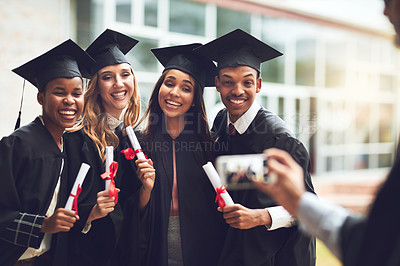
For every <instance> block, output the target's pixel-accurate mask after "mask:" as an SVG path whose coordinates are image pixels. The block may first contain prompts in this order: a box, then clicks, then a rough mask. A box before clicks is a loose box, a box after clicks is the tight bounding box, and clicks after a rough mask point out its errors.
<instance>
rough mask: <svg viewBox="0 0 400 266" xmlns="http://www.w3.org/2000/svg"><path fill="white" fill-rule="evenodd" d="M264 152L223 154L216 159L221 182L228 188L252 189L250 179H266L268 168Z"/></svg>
mask: <svg viewBox="0 0 400 266" xmlns="http://www.w3.org/2000/svg"><path fill="white" fill-rule="evenodd" d="M266 164H267V159H266V158H265V155H264V154H262V153H261V154H243V155H223V156H219V157H218V158H217V160H216V168H217V171H218V174H219V175H220V177H221V182H222V184H223V185H224V186H225V187H226V188H227V189H228V190H235V189H252V188H254V184H253V182H252V180H257V181H267V179H268V175H267V174H268V168H267V165H266Z"/></svg>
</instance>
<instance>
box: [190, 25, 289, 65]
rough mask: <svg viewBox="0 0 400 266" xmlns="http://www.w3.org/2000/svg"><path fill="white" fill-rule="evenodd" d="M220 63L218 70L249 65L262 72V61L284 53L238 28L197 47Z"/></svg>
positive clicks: (199, 50) (200, 51)
mask: <svg viewBox="0 0 400 266" xmlns="http://www.w3.org/2000/svg"><path fill="white" fill-rule="evenodd" d="M195 52H198V53H200V54H202V55H204V56H207V57H208V58H210V59H212V60H214V61H216V62H217V63H218V70H220V69H222V68H225V67H236V66H249V67H252V68H254V69H255V70H257V71H258V72H260V65H261V63H262V62H265V61H268V60H271V59H273V58H275V57H278V56H281V55H282V53H281V52H279V51H277V50H275V49H274V48H272V47H271V46H269V45H267V44H266V43H264V42H262V41H260V40H259V39H257V38H255V37H253V36H252V35H250V34H248V33H246V32H244V31H243V30H241V29H236V30H234V31H232V32H230V33H227V34H225V35H223V36H221V37H219V38H217V39H215V40H213V41H211V42H209V43H206V44H205V45H203V46H201V47H199V48H197V49H195Z"/></svg>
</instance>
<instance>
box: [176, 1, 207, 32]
mask: <svg viewBox="0 0 400 266" xmlns="http://www.w3.org/2000/svg"><path fill="white" fill-rule="evenodd" d="M169 10H170V16H169V17H170V19H169V27H170V28H169V30H170V31H173V32H179V33H186V34H192V35H200V36H204V35H205V17H206V16H205V5H204V4H199V3H194V2H188V1H183V0H171V1H170V9H169Z"/></svg>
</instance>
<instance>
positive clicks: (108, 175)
mask: <svg viewBox="0 0 400 266" xmlns="http://www.w3.org/2000/svg"><path fill="white" fill-rule="evenodd" d="M117 170H118V163H117V162H115V161H113V162H112V163H111V164H110V171H109V172H105V173H103V174H101V175H100V177H101V178H103V179H105V180H111V182H110V190H109V196H110V197H114V198H115V204H117V202H118V191H117V189H116V188H115V180H114V177H115V176H116V175H117Z"/></svg>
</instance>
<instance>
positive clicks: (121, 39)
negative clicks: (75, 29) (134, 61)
mask: <svg viewBox="0 0 400 266" xmlns="http://www.w3.org/2000/svg"><path fill="white" fill-rule="evenodd" d="M138 42H139V41H138V40H135V39H133V38H131V37H129V36H127V35H124V34H122V33H119V32H117V31H113V30H110V29H106V30H105V31H104V32H103V33H102V34H100V36H99V37H97V39H96V40H94V41H93V42H92V44H90V46H89V47H88V48H87V49H86V52H87V53H88V54H89V55H91V56H92V57H93V58H94V59H95V60H96V64H95V65H94V66H92V67H90V68H88V69H86V71H84V72H83V73H82V74H83V76H84V77H85V78H91V77H93V75H94V74H96V72H97V71H99V70H100V69H101V68H103V67H105V66H110V65H116V64H121V63H128V64H129V61H128V59H126V57H125V54H127V53H128V52H129V51H130V50H131V49H132V48H133V47H134V46H135V45H136V44H137V43H138Z"/></svg>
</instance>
